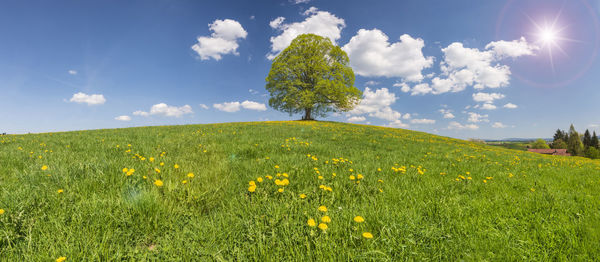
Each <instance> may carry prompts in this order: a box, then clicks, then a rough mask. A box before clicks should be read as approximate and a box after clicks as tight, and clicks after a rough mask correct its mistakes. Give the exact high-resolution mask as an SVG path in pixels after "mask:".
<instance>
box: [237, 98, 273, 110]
mask: <svg viewBox="0 0 600 262" xmlns="http://www.w3.org/2000/svg"><path fill="white" fill-rule="evenodd" d="M241 106H242V107H243V108H245V109H249V110H256V111H265V110H267V106H266V105H265V104H261V103H258V102H254V101H248V100H246V101H244V102H242V103H241Z"/></svg>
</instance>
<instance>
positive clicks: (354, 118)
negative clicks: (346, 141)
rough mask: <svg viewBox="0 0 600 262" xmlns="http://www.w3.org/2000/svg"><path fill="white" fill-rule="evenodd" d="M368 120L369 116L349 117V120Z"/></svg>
mask: <svg viewBox="0 0 600 262" xmlns="http://www.w3.org/2000/svg"><path fill="white" fill-rule="evenodd" d="M365 120H367V118H365V117H364V116H353V117H350V118H348V120H347V121H348V122H362V121H365Z"/></svg>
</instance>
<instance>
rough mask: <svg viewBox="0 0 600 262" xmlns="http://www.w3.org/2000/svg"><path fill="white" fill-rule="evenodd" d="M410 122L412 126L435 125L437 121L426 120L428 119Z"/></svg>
mask: <svg viewBox="0 0 600 262" xmlns="http://www.w3.org/2000/svg"><path fill="white" fill-rule="evenodd" d="M410 122H411V123H412V124H435V120H433V119H426V118H422V119H412V120H410Z"/></svg>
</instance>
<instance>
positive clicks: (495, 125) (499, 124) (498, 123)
mask: <svg viewBox="0 0 600 262" xmlns="http://www.w3.org/2000/svg"><path fill="white" fill-rule="evenodd" d="M492 127H493V128H507V127H508V126H506V125H505V124H502V123H500V122H494V124H492Z"/></svg>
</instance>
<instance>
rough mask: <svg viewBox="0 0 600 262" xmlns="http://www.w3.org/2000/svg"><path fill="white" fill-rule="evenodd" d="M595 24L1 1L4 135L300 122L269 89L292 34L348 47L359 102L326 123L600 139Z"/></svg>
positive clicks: (318, 4) (334, 10)
mask: <svg viewBox="0 0 600 262" xmlns="http://www.w3.org/2000/svg"><path fill="white" fill-rule="evenodd" d="M599 14H600V1H583V0H573V1H564V0H563V1H552V0H539V1H533V0H523V1H509V0H504V1H417V0H415V1H368V2H367V1H333V0H328V1H325V0H311V1H308V0H305V1H300V3H296V2H294V1H290V0H280V1H210V2H207V1H3V2H2V3H0V36H1V41H0V112H2V113H1V114H0V132H8V133H27V132H50V131H65V130H80V129H97V128H118V127H130V126H145V125H171V124H197V123H218V122H232V121H262V120H290V119H299V118H300V115H294V116H289V115H287V114H285V113H281V112H278V111H275V110H273V109H271V108H269V107H268V96H267V93H266V91H265V89H264V85H265V80H264V79H265V77H266V75H267V73H268V71H269V69H270V65H271V60H269V58H272V57H273V56H274V55H276V54H277V53H278V52H279V51H280V50H281V49H283V48H284V47H285V46H286V45H287V44H288V43H289V41H291V39H293V37H294V36H295V35H297V34H298V33H318V34H321V35H324V36H326V37H329V38H330V39H332V40H333V41H334V42H335V43H336V44H337V45H339V46H341V47H342V48H343V49H344V50H345V51H346V52H347V53H348V54H349V56H350V60H351V64H352V67H353V68H354V71H355V74H356V75H357V77H356V82H355V86H356V87H357V88H359V89H361V90H363V91H364V94H365V97H364V99H363V102H361V104H360V105H359V106H358V107H357V108H356V109H355V110H353V111H351V112H348V113H340V114H332V115H330V116H329V117H327V118H326V120H332V121H344V122H348V121H352V122H356V123H362V124H372V125H381V126H392V127H401V128H408V129H413V130H419V131H425V132H431V133H436V134H440V135H445V136H451V137H458V138H472V137H476V138H507V137H551V136H552V134H553V133H554V131H555V130H556V129H557V128H562V129H567V128H568V127H569V125H570V124H571V123H573V124H574V125H575V127H576V128H577V129H578V130H580V131H583V130H584V129H586V128H589V129H590V130H594V129H595V130H596V131H597V132H600V127H599V126H600V114H599V113H600V110H599V107H598V102H599V101H600V89H599V87H600V86H599V84H598V83H600V81H599V80H600V64H599V63H598V61H597V57H596V56H597V52H598V48H599V46H600V36H599V32H600V26H599V25H598V16H599ZM194 46H195V47H194ZM193 47H194V48H193ZM367 88H368V89H367Z"/></svg>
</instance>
